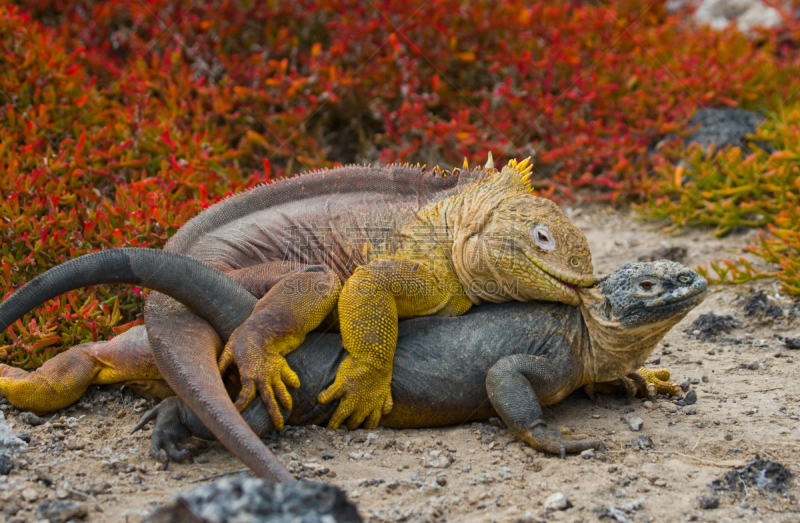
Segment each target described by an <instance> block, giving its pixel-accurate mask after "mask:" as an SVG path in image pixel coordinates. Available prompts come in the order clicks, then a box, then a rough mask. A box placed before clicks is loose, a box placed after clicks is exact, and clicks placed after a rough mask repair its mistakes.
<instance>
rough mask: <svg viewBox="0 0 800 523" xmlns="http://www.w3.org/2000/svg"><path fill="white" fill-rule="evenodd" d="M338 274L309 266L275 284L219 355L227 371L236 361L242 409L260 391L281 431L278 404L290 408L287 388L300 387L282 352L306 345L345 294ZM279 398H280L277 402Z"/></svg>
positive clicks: (281, 422)
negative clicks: (304, 342)
mask: <svg viewBox="0 0 800 523" xmlns="http://www.w3.org/2000/svg"><path fill="white" fill-rule="evenodd" d="M341 288H342V286H341V282H340V281H339V278H338V277H337V276H336V275H335V274H334V273H333V272H332V271H330V270H329V269H328V268H327V267H325V266H321V265H314V266H307V267H306V268H305V269H304V272H294V273H293V274H290V275H289V276H287V277H285V278H284V279H282V280H280V281H278V282H277V283H275V284H274V285H273V286H272V287H271V288H270V289H269V291H268V292H267V293H266V294H265V295H264V297H263V298H261V299H260V300H259V301H258V303H257V304H256V307H255V309H254V310H253V313H252V314H251V315H250V317H249V318H247V320H245V322H244V323H243V324H242V325H241V326H240V327H239V328H237V329H236V330H235V331H234V333H233V334H232V335H231V338H230V340H228V343H227V344H226V345H225V349H224V351H223V352H222V355H221V357H220V359H219V369H220V371H224V370H225V369H226V368H227V367H228V366H230V364H231V363H236V365H237V367H238V368H239V374H240V377H241V380H242V391H241V393H240V394H239V398H238V400H237V401H236V408H237V409H239V411H240V412H241V411H243V410H244V409H245V407H247V406H248V405H249V404H250V402H251V401H253V398H255V396H256V393H257V392H258V393H260V394H261V397H262V399H263V400H264V403H265V405H266V406H267V410H268V411H269V414H270V416H271V417H272V420H273V422H274V423H275V426H276V427H277V428H278V429H282V428H283V416H282V415H281V412H280V408H279V404H278V402H280V404H281V405H283V406H284V407H286V408H287V409H291V408H292V397H291V396H290V395H289V391H288V390H287V389H286V386H287V385H288V386H290V387H293V388H296V387H299V386H300V380H299V379H298V377H297V375H296V374H295V373H294V372H293V371H292V369H291V368H289V364H288V363H286V359H285V358H284V356H285V355H286V354H288V353H290V352H292V351H293V350H295V349H296V348H297V347H299V346H300V344H301V343H303V340H305V337H306V334H308V333H309V332H310V331H312V330H314V329H315V328H316V327H317V326H318V325H319V324H320V323H321V322H322V320H323V319H324V318H325V317H326V316H328V314H330V313H331V312H332V311H333V309H334V307H335V306H336V302H337V300H338V299H339V293H340V292H341ZM276 398H277V401H276Z"/></svg>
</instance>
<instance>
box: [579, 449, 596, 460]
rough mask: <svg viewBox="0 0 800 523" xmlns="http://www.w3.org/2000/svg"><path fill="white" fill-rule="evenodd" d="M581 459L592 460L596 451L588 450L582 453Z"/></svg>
mask: <svg viewBox="0 0 800 523" xmlns="http://www.w3.org/2000/svg"><path fill="white" fill-rule="evenodd" d="M581 457H582V458H583V459H592V458H593V457H594V449H586V450H584V451H583V452H581Z"/></svg>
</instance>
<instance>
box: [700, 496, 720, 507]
mask: <svg viewBox="0 0 800 523" xmlns="http://www.w3.org/2000/svg"><path fill="white" fill-rule="evenodd" d="M697 501H698V504H699V505H700V508H701V509H703V510H712V509H715V508H719V498H718V497H717V496H702V497H701V498H700V499H699V500H697Z"/></svg>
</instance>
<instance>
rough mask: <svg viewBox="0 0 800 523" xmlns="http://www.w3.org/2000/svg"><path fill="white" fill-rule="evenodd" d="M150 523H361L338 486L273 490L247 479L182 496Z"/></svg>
mask: <svg viewBox="0 0 800 523" xmlns="http://www.w3.org/2000/svg"><path fill="white" fill-rule="evenodd" d="M146 521H147V522H149V523H173V522H174V523H178V522H183V521H196V522H197V523H211V522H214V523H234V522H237V523H238V522H244V521H269V522H270V523H290V522H300V521H302V522H303V523H328V522H331V521H336V522H337V523H360V522H361V521H362V519H361V516H359V515H358V512H357V510H356V507H355V505H353V504H352V503H351V502H350V501H348V500H347V496H346V495H345V493H344V492H343V491H342V490H340V489H339V488H338V487H335V486H333V485H326V484H323V483H312V482H307V481H300V482H298V483H281V484H278V485H275V486H274V487H271V486H269V485H267V484H266V483H264V481H263V480H262V479H259V478H252V477H247V476H234V477H228V478H221V479H218V480H217V481H215V482H214V483H211V484H208V485H201V486H199V487H197V488H195V489H193V490H191V491H189V492H184V493H181V494H178V496H177V497H176V498H174V499H172V500H170V501H168V502H167V503H166V504H165V505H164V506H162V507H160V508H158V509H156V510H155V512H153V514H152V515H151V516H150V517H149V518H148V519H147V520H146Z"/></svg>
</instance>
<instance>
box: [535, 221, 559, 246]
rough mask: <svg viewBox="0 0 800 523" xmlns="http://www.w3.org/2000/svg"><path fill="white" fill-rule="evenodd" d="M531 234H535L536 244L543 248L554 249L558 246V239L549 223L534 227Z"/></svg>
mask: <svg viewBox="0 0 800 523" xmlns="http://www.w3.org/2000/svg"><path fill="white" fill-rule="evenodd" d="M531 234H533V239H534V240H535V241H536V245H538V246H539V247H541V248H542V249H545V250H548V251H552V250H553V249H555V248H556V241H555V240H554V239H553V235H552V234H551V233H550V229H549V228H548V227H547V225H537V226H536V227H534V228H533V230H532V231H531Z"/></svg>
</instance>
